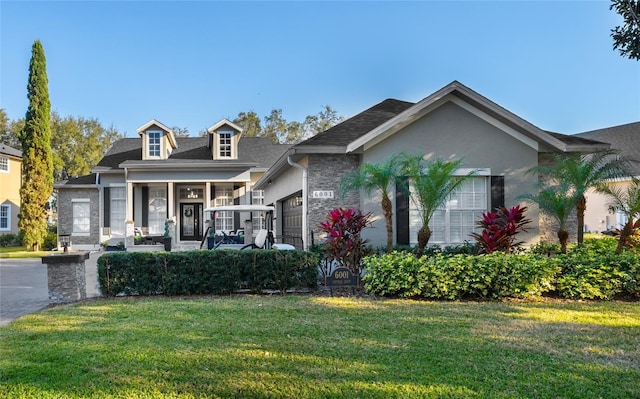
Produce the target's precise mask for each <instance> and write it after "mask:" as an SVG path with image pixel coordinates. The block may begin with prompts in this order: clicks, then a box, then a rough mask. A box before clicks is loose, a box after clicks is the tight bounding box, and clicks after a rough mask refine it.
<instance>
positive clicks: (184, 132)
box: [171, 126, 189, 137]
mask: <svg viewBox="0 0 640 399" xmlns="http://www.w3.org/2000/svg"><path fill="white" fill-rule="evenodd" d="M171 131H173V135H174V136H176V137H189V129H187V128H186V127H180V126H174V127H172V128H171Z"/></svg>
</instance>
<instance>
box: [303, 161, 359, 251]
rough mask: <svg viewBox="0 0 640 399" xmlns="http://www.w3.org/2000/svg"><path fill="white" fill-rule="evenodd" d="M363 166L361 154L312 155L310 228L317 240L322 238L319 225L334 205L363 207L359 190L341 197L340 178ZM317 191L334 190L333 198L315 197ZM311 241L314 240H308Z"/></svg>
mask: <svg viewBox="0 0 640 399" xmlns="http://www.w3.org/2000/svg"><path fill="white" fill-rule="evenodd" d="M359 165H360V157H359V156H358V155H339V154H336V155H327V154H318V155H310V156H309V165H308V187H309V192H308V198H307V201H308V204H309V205H308V212H309V215H308V219H307V220H308V227H309V231H312V232H313V236H314V240H315V242H316V243H318V242H319V240H322V239H323V236H322V235H321V232H320V229H319V228H318V224H320V223H321V222H323V221H325V220H326V217H327V213H328V212H329V211H330V210H332V209H335V208H360V194H359V193H358V192H357V191H354V192H351V193H348V194H347V195H345V196H344V198H342V197H341V196H340V179H341V178H342V176H344V175H345V174H347V173H351V172H354V171H355V170H356V169H357V168H358V166H359ZM314 191H333V199H325V198H323V199H320V198H312V196H313V192H314ZM308 242H309V243H311V240H310V239H309V241H308Z"/></svg>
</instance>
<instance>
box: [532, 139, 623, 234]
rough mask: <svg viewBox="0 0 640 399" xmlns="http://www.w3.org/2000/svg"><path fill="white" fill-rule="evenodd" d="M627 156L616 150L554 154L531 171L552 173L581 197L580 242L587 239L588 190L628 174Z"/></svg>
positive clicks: (558, 181)
mask: <svg viewBox="0 0 640 399" xmlns="http://www.w3.org/2000/svg"><path fill="white" fill-rule="evenodd" d="M626 162H627V160H625V159H623V158H619V157H618V156H617V155H616V151H614V150H604V151H598V152H595V153H592V154H571V155H568V156H567V155H559V154H556V155H554V162H553V164H551V165H540V166H536V167H534V168H532V169H531V170H530V171H531V172H539V173H542V174H545V175H548V176H549V177H551V178H552V179H553V180H555V182H556V183H558V184H561V185H565V186H567V188H568V189H569V190H570V191H571V192H572V193H574V194H575V196H576V197H577V202H576V204H575V207H576V216H577V218H578V244H582V242H583V240H584V213H585V211H586V209H587V198H586V197H585V193H586V192H587V191H588V190H589V189H591V188H596V187H598V186H599V185H600V184H602V183H604V182H606V181H608V180H611V179H615V178H619V177H623V176H625V175H626V172H625V169H626V168H625V166H626Z"/></svg>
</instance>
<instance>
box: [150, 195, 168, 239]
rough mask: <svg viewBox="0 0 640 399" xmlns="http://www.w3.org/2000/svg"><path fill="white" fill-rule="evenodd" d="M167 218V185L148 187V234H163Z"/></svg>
mask: <svg viewBox="0 0 640 399" xmlns="http://www.w3.org/2000/svg"><path fill="white" fill-rule="evenodd" d="M166 218H167V187H166V186H150V187H149V221H148V223H149V226H148V227H149V234H154V235H155V234H164V221H165V219H166Z"/></svg>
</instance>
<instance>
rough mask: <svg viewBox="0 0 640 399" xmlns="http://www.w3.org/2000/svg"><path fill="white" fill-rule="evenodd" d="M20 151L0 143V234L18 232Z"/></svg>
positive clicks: (20, 179) (20, 172)
mask: <svg viewBox="0 0 640 399" xmlns="http://www.w3.org/2000/svg"><path fill="white" fill-rule="evenodd" d="M21 186H22V152H21V151H19V150H16V149H15V148H12V147H9V146H8V145H6V144H3V143H0V187H2V190H0V234H18V232H19V230H18V215H19V214H20V187H21Z"/></svg>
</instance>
